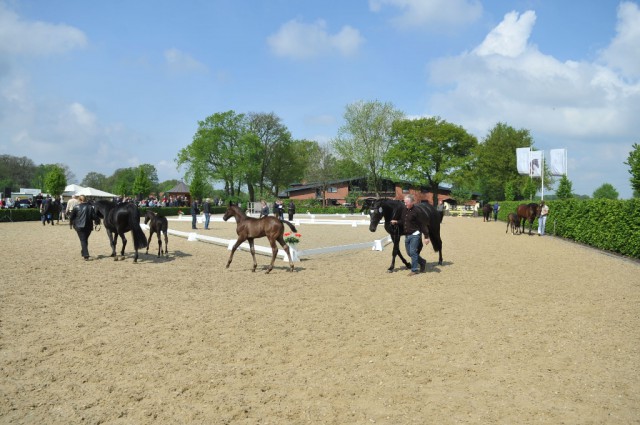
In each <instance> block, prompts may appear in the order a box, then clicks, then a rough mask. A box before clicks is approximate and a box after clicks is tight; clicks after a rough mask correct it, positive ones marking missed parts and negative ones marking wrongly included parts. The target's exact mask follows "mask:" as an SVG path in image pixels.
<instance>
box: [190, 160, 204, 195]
mask: <svg viewBox="0 0 640 425" xmlns="http://www.w3.org/2000/svg"><path fill="white" fill-rule="evenodd" d="M204 174H205V172H204V171H203V170H201V169H198V168H195V169H194V170H193V176H192V178H191V182H190V184H189V192H190V193H191V199H192V200H195V199H202V198H204V197H205V196H206V194H207V192H208V191H209V187H208V186H209V185H208V184H207V182H206V178H205V177H204Z"/></svg>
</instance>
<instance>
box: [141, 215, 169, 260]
mask: <svg viewBox="0 0 640 425" xmlns="http://www.w3.org/2000/svg"><path fill="white" fill-rule="evenodd" d="M149 222H151V223H149ZM144 224H147V225H148V226H149V240H148V241H147V254H148V253H149V245H151V239H152V238H153V235H154V234H156V233H157V234H158V257H160V255H161V254H162V237H161V233H162V234H164V253H165V255H169V237H168V236H167V231H168V229H169V222H168V221H167V218H166V217H163V216H161V215H159V214H158V213H156V212H154V211H151V210H147V211H146V212H145V213H144Z"/></svg>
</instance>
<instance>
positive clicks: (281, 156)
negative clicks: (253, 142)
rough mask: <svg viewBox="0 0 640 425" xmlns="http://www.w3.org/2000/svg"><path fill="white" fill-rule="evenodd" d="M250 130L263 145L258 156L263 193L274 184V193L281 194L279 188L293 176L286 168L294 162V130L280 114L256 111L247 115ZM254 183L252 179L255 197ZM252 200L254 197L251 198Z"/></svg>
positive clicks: (250, 183)
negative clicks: (292, 143)
mask: <svg viewBox="0 0 640 425" xmlns="http://www.w3.org/2000/svg"><path fill="white" fill-rule="evenodd" d="M247 123H248V131H250V132H251V133H253V134H255V135H256V136H257V138H258V141H259V144H260V151H259V154H258V156H257V157H256V159H257V160H258V163H257V164H252V166H253V167H255V166H258V170H259V175H258V181H257V182H256V183H257V184H258V187H259V190H260V192H261V193H264V192H265V189H266V188H267V186H271V189H272V191H273V192H274V194H277V191H278V188H280V187H282V186H284V185H286V184H287V183H289V181H287V180H288V179H289V178H290V177H289V176H288V175H287V172H286V171H285V170H286V168H288V167H286V166H285V165H287V163H288V161H290V159H291V158H290V155H291V152H290V150H289V147H290V145H291V133H290V132H289V130H287V127H286V126H285V125H284V124H283V123H282V120H281V119H280V117H278V116H277V115H276V114H274V113H273V112H271V113H255V112H252V113H250V114H248V116H247ZM252 185H253V182H249V184H248V185H247V188H248V190H249V197H250V198H251V196H252V191H253V188H252V187H251V186H252ZM251 200H252V202H253V201H254V199H251Z"/></svg>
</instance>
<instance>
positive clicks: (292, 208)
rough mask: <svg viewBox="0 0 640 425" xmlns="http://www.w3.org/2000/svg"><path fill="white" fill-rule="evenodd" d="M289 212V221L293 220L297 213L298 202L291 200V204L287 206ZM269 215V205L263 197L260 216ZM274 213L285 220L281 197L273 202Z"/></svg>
mask: <svg viewBox="0 0 640 425" xmlns="http://www.w3.org/2000/svg"><path fill="white" fill-rule="evenodd" d="M287 213H288V215H289V221H291V220H293V215H294V214H295V213H296V204H295V202H293V201H289V206H288V207H287ZM268 215H269V206H268V205H267V202H266V201H265V200H264V199H262V200H261V201H260V218H262V217H267V216H268ZM273 215H274V216H276V217H277V218H279V219H280V220H284V204H283V203H282V200H281V199H276V200H275V202H274V203H273Z"/></svg>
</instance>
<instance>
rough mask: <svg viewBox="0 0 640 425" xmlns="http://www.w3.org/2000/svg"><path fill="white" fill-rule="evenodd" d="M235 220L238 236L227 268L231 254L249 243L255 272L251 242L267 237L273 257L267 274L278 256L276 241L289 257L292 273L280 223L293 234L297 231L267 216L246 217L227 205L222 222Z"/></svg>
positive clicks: (291, 225) (242, 212)
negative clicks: (241, 245) (230, 219)
mask: <svg viewBox="0 0 640 425" xmlns="http://www.w3.org/2000/svg"><path fill="white" fill-rule="evenodd" d="M231 217H233V218H235V219H236V233H237V234H238V240H237V241H236V243H235V245H233V248H231V254H229V261H227V268H229V266H230V265H231V260H233V254H234V253H235V252H236V249H238V247H239V246H240V244H242V243H243V242H244V241H249V246H250V247H251V256H252V257H253V270H252V271H254V272H255V271H256V267H258V263H257V261H256V250H255V247H254V246H253V240H254V239H255V238H262V237H265V236H266V237H267V239H269V244H270V245H271V251H272V252H273V255H272V256H271V264H270V265H269V268H268V269H267V273H269V272H270V271H271V270H273V263H274V262H275V261H276V256H277V255H278V248H277V247H276V241H278V243H279V244H280V246H282V248H283V249H284V251H285V252H286V253H287V257H289V267H290V271H293V261H292V259H291V253H290V252H289V245H287V244H286V243H285V241H284V237H283V234H284V225H283V224H282V223H286V224H287V226H289V227H290V228H291V230H293V231H294V232H297V231H298V230H297V229H296V228H295V226H294V225H293V224H291V223H289V222H288V221H286V220H279V219H278V218H276V217H274V216H267V217H262V218H253V217H247V215H246V214H245V213H244V211H242V210H241V209H240V208H238V207H237V206H236V205H233V204H231V205H229V208H227V211H226V212H225V213H224V216H223V217H222V219H223V220H224V221H227V220H229V218H231Z"/></svg>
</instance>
